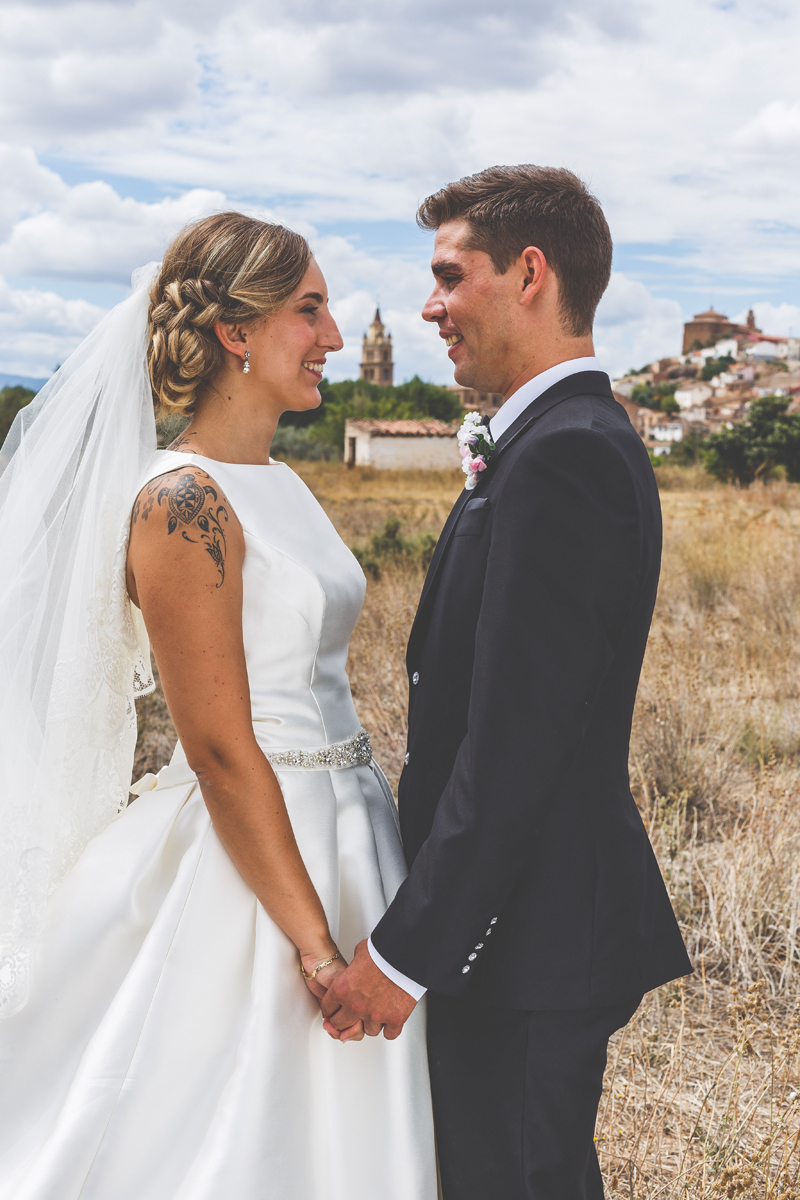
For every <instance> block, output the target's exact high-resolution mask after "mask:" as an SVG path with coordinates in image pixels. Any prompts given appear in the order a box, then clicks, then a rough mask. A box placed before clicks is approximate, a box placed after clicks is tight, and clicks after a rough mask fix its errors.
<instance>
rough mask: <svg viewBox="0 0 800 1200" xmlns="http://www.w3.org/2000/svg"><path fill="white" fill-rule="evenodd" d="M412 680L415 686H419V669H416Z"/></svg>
mask: <svg viewBox="0 0 800 1200" xmlns="http://www.w3.org/2000/svg"><path fill="white" fill-rule="evenodd" d="M411 682H412V683H413V684H414V687H416V686H417V684H418V683H419V671H415V672H414V674H413V675H412V676H411Z"/></svg>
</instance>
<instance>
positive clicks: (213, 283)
mask: <svg viewBox="0 0 800 1200" xmlns="http://www.w3.org/2000/svg"><path fill="white" fill-rule="evenodd" d="M310 261H311V249H310V247H309V245H308V242H307V241H306V239H305V238H304V237H301V236H300V234H299V233H293V232H292V230H290V229H285V228H284V227H283V225H270V224H269V223H268V222H266V221H257V220H255V218H253V217H246V216H244V215H243V214H242V213H236V212H227V213H218V214H216V215H215V216H213V217H205V218H204V219H203V220H201V221H197V222H195V223H194V224H193V225H188V226H187V227H186V228H185V229H183V230H181V232H180V233H179V234H178V236H177V237H176V238H175V240H174V241H173V242H172V243H171V244H170V246H169V248H168V249H167V252H166V254H165V255H164V261H163V262H162V264H161V271H160V273H159V275H158V278H157V279H156V280H155V282H154V283H153V286H152V288H151V289H150V311H149V322H150V338H149V345H148V349H147V366H148V369H149V371H150V382H151V384H152V387H153V403H154V404H155V407H156V412H157V414H158V415H159V416H164V415H166V414H167V413H180V414H187V415H188V414H189V413H192V412H194V406H195V402H196V400H197V397H198V395H199V393H200V392H201V391H202V390H203V388H204V387H205V386H206V385H207V384H208V383H209V382H210V381H211V379H212V378H213V377H214V375H215V374H216V372H217V371H218V370H219V368H220V366H221V365H222V361H223V358H222V347H221V346H220V343H219V342H218V340H217V337H216V334H215V333H214V325H215V324H216V322H217V321H226V322H231V323H233V322H238V321H247V320H251V319H253V318H256V317H266V316H271V315H272V314H273V313H276V312H277V311H278V310H279V309H280V308H282V307H283V305H284V304H285V303H286V301H287V300H288V299H289V297H290V296H291V294H292V292H293V291H294V290H295V289H296V288H297V287H298V286H299V285H300V283H301V282H302V279H303V276H304V275H305V273H306V271H307V270H308V266H309V263H310Z"/></svg>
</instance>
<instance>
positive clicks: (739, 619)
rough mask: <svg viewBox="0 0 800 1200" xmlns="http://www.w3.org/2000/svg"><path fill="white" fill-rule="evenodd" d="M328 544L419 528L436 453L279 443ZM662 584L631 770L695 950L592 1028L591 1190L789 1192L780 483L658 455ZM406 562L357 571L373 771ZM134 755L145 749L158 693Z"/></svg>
mask: <svg viewBox="0 0 800 1200" xmlns="http://www.w3.org/2000/svg"><path fill="white" fill-rule="evenodd" d="M295 466H296V469H297V470H298V472H299V473H300V474H301V475H302V476H303V478H304V479H305V480H306V482H307V483H308V485H309V486H310V487H311V489H312V490H313V491H314V493H315V494H316V495H317V497H318V498H319V500H320V502H321V503H322V504H323V505H324V507H325V509H326V510H327V512H328V513H329V515H330V516H331V519H332V520H333V522H334V524H335V525H336V526H337V528H338V529H339V531H340V533H341V535H342V537H343V538H344V539H345V541H346V542H347V543H348V545H351V546H352V545H362V546H363V545H365V544H366V543H368V541H369V539H370V537H371V536H372V535H373V534H375V533H376V531H378V530H379V529H381V527H382V526H383V525H384V522H385V521H386V519H387V518H388V517H390V516H397V517H398V518H399V519H400V521H401V523H402V532H403V533H404V534H405V535H406V537H408V538H411V537H413V536H414V535H417V534H421V533H424V532H426V531H431V532H434V533H438V532H439V530H440V528H441V526H442V523H443V521H444V519H445V517H446V515H447V512H448V511H449V508H450V506H451V504H452V502H453V500H454V499H455V497H456V495H457V494H458V492H459V490H460V488H461V478H462V477H461V476H460V473H458V472H453V473H442V474H440V475H437V474H435V473H427V472H424V473H423V472H419V473H416V472H386V471H381V472H379V471H370V470H369V469H364V470H354V471H346V470H345V469H344V468H343V467H342V466H341V465H340V464H336V463H313V464H312V463H298V464H295ZM659 476H660V483H661V487H662V501H663V507H664V523H665V548H664V568H663V574H662V584H661V589H660V593H659V600H658V606H657V610H656V617H655V621H654V625H653V630H652V635H651V639H650V645H649V648H648V653H647V658H646V662H645V669H644V675H643V679H642V686H641V689H640V694H639V700H638V704H637V709H636V715H635V723H634V732H633V742H632V747H631V778H632V782H633V787H634V792H635V795H636V798H637V802H638V803H639V806H640V809H641V812H642V815H643V817H644V820H645V822H646V824H647V827H648V830H649V832H650V836H651V838H652V840H653V843H654V845H655V848H656V852H657V854H658V857H659V860H660V862H661V866H662V869H663V871H664V875H665V877H666V879H667V882H668V886H669V889H670V892H671V894H672V896H673V899H674V903H675V907H676V910H677V912H678V915H679V918H680V921H681V925H682V927H683V930H684V934H685V937H686V940H687V943H688V945H689V947H690V951H691V953H692V957H693V960H694V962H695V964H696V967H697V970H696V973H695V976H694V977H693V978H692V979H691V980H689V981H686V983H685V984H683V983H682V984H680V985H671V986H669V987H665V988H662V989H660V990H659V991H658V992H655V993H653V994H652V995H650V996H648V997H647V998H646V1000H645V1002H644V1003H643V1005H642V1007H641V1009H640V1011H639V1013H637V1015H636V1017H635V1018H634V1020H633V1021H632V1022H631V1024H630V1025H629V1026H628V1028H627V1029H626V1030H625V1031H623V1033H621V1034H620V1035H618V1036H617V1038H615V1039H614V1043H613V1045H612V1050H611V1054H610V1059H609V1067H608V1074H607V1087H606V1091H605V1094H604V1099H603V1104H602V1106H601V1111H600V1121H599V1124H598V1130H597V1140H598V1149H599V1152H600V1159H601V1164H602V1166H603V1170H604V1173H605V1177H606V1181H607V1194H608V1196H609V1197H626V1198H632V1197H637V1198H641V1200H655V1198H656V1197H658V1198H664V1200H677V1197H687V1198H691V1200H706V1198H708V1200H711V1198H716V1197H741V1198H743V1200H748V1198H753V1200H800V487H792V486H787V485H784V484H773V485H771V486H769V487H764V486H757V487H753V488H752V489H750V490H749V491H746V492H741V491H737V490H735V489H733V488H729V487H723V486H722V485H718V484H714V483H713V482H712V481H710V480H709V479H708V477H706V476H704V475H703V473H702V472H700V471H699V470H698V471H685V470H677V469H675V468H672V469H670V468H666V467H661V468H659ZM422 578H423V568H422V566H421V565H420V564H419V563H418V562H414V561H413V560H412V559H408V558H402V559H399V560H398V561H397V562H396V563H394V564H392V563H391V562H387V563H385V564H384V565H383V566H382V569H381V571H380V574H379V577H378V578H377V579H372V578H371V579H370V582H369V586H368V590H367V599H366V603H365V606H364V611H363V614H362V616H361V619H360V621H359V624H358V626H357V628H356V632H355V635H354V638H353V644H352V653H351V660H350V671H351V678H352V683H353V691H354V695H355V698H356V705H357V707H358V710H359V714H360V716H361V718H362V721H363V724H364V725H365V726H366V728H368V729H369V730H370V732H371V734H372V738H373V745H374V747H375V751H376V756H377V757H378V758H379V760H380V761H381V763H382V764H383V766H384V769H385V770H386V771H387V774H388V775H389V777H390V779H391V780H392V782H395V781H396V779H397V776H398V774H399V770H400V764H401V760H402V755H403V753H404V746H405V704H406V681H405V671H404V668H403V656H404V650H405V641H406V636H407V632H408V628H409V625H410V623H411V619H412V617H413V613H414V609H415V606H416V600H417V596H418V594H419V589H420V587H421V584H422ZM140 731H141V732H140V747H139V755H138V759H137V767H138V768H139V769H140V770H146V769H150V770H154V769H158V767H159V766H161V765H162V764H163V762H164V761H166V758H167V757H168V751H169V748H170V746H171V742H172V739H173V738H174V733H173V732H172V730H171V727H170V726H169V718H168V714H167V713H166V711H165V709H164V705H163V701H162V700H161V699H160V697H159V696H158V695H156V696H154V697H151V698H147V699H146V700H145V701H143V702H142V706H141V709H140Z"/></svg>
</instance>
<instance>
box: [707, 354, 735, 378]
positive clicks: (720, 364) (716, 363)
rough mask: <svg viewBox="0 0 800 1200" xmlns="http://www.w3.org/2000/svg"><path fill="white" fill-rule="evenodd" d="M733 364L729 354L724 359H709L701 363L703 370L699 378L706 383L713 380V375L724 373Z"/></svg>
mask: <svg viewBox="0 0 800 1200" xmlns="http://www.w3.org/2000/svg"><path fill="white" fill-rule="evenodd" d="M732 362H733V358H732V357H731V355H730V354H726V355H725V357H724V358H709V359H706V361H705V362H704V363H703V369H702V371H701V372H700V378H701V379H704V380H705V381H706V383H708V381H709V379H713V378H714V376H715V375H720V374H721V373H722V372H723V371H726V370H727V369H728V367H729V366H730V365H731V363H732Z"/></svg>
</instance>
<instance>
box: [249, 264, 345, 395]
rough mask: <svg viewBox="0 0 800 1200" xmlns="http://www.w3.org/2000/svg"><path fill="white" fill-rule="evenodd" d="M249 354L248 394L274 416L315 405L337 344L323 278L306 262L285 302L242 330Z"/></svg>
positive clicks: (316, 267)
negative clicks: (258, 396) (272, 410)
mask: <svg viewBox="0 0 800 1200" xmlns="http://www.w3.org/2000/svg"><path fill="white" fill-rule="evenodd" d="M242 332H243V335H244V339H245V341H244V349H247V350H249V351H250V358H249V360H248V362H249V365H250V370H249V372H248V374H247V386H248V390H250V389H252V390H253V392H254V393H256V394H259V393H260V394H261V395H263V396H264V398H265V399H266V400H267V401H268V403H269V404H270V406H273V405H274V406H275V408H276V409H277V410H278V411H280V412H286V411H287V410H290V411H292V412H303V411H304V410H306V409H310V408H316V407H317V406H318V405H319V403H320V394H319V391H318V390H317V389H318V385H319V383H320V381H321V379H322V376H323V373H324V370H325V359H326V356H327V355H328V354H331V353H333V352H335V351H336V350H341V348H342V345H343V342H342V335H341V334H340V333H339V330H338V327H337V325H336V322H335V321H334V319H333V317H332V316H331V314H330V310H329V309H328V288H327V285H326V283H325V277H324V276H323V274H322V271H320V269H319V267H318V266H317V263H316V262H315V261H314V259H313V258H312V260H311V264H310V266H309V268H308V270H307V271H306V273H305V276H304V277H303V281H302V283H301V284H300V286H299V287H298V288H297V290H296V291H295V292H294V293H293V294H292V296H291V297H290V299H289V301H288V303H287V304H286V305H284V307H283V308H282V309H281V310H280V312H277V313H275V315H274V316H272V317H267V318H265V319H264V320H263V321H254V322H253V323H252V325H250V326H249V327H248V328H246V329H244V328H243V330H242Z"/></svg>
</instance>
